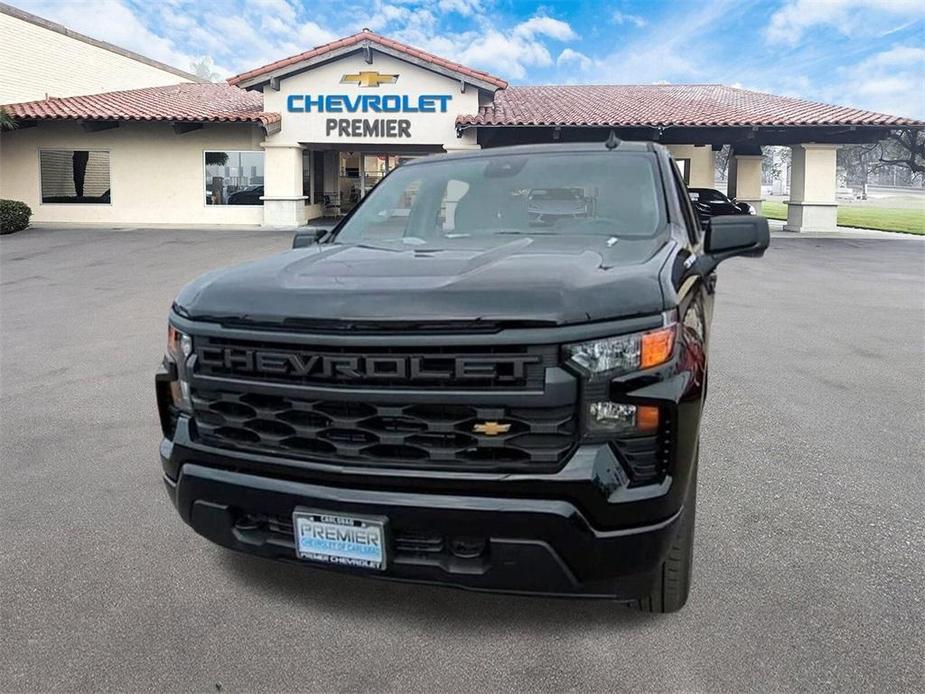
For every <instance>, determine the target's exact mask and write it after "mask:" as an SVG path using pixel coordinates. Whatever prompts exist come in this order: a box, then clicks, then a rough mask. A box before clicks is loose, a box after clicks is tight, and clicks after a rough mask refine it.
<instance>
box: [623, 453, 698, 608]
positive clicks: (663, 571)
mask: <svg viewBox="0 0 925 694" xmlns="http://www.w3.org/2000/svg"><path fill="white" fill-rule="evenodd" d="M698 457H699V451H698ZM696 511H697V463H696V462H695V463H694V474H693V477H692V478H691V486H690V488H689V489H688V492H687V498H686V499H685V501H684V511H683V512H682V513H681V526H680V527H679V528H678V535H677V537H675V541H674V543H673V544H672V545H671V550H669V552H668V557H667V558H666V559H665V561H664V562H662V565H661V567H660V568H659V570H658V574H657V578H656V579H655V582H654V583H653V584H652V589H651V591H650V592H649V596H648V597H646V598H642V599H641V600H637V601H636V603H635V605H636V607H637V608H639V609H640V610H641V611H643V612H660V613H663V614H665V613H668V612H677V611H678V610H680V609H681V608H682V607H684V603H686V602H687V595H688V593H689V592H690V588H691V568H692V566H693V563H694V519H695V517H696V515H697V513H696Z"/></svg>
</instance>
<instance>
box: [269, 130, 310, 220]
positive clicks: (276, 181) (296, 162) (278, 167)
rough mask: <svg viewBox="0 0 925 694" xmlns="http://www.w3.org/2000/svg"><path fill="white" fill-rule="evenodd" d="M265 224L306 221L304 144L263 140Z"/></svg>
mask: <svg viewBox="0 0 925 694" xmlns="http://www.w3.org/2000/svg"><path fill="white" fill-rule="evenodd" d="M262 145H263V148H264V151H265V153H266V154H265V155H264V162H263V164H264V181H263V192H264V195H263V197H262V198H261V200H263V226H270V227H297V226H301V225H303V224H305V221H306V218H307V217H306V214H305V199H306V196H305V195H303V194H302V145H300V144H298V143H295V144H283V143H280V144H276V143H272V144H271V143H269V142H263V143H262Z"/></svg>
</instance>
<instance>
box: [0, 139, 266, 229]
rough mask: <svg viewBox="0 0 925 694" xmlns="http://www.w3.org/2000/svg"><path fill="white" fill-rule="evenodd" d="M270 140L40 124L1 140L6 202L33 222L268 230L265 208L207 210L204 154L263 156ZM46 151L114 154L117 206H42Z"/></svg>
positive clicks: (1, 187) (0, 174)
mask: <svg viewBox="0 0 925 694" xmlns="http://www.w3.org/2000/svg"><path fill="white" fill-rule="evenodd" d="M263 134H264V133H263V130H262V129H261V128H259V127H257V126H252V125H246V124H237V125H231V124H215V125H206V126H205V127H203V128H202V129H200V130H194V131H192V132H189V133H185V134H183V135H177V134H175V133H174V131H173V129H172V128H171V126H170V125H169V124H167V123H122V124H121V125H120V126H119V127H118V128H113V129H111V130H102V131H100V132H95V133H87V132H84V130H83V129H82V128H81V126H80V125H79V124H77V123H40V124H39V125H38V126H36V127H34V128H23V129H21V130H14V131H11V132H4V133H2V134H0V198H6V199H12V200H22V201H23V202H25V203H26V204H28V205H29V207H31V208H32V212H33V216H32V220H33V222H94V223H112V224H159V223H162V224H260V223H261V222H262V221H263V207H262V206H245V205H206V204H205V198H206V196H205V171H204V166H203V152H204V151H205V150H220V151H234V150H245V151H256V152H260V151H263V150H262V148H261V146H260V143H261V142H262V140H263ZM40 149H74V150H106V151H108V152H109V157H110V183H111V189H112V194H111V198H112V203H111V204H108V205H107V204H73V203H72V204H60V203H59V204H45V203H42V202H41V192H40V188H41V182H40V172H39V151H40Z"/></svg>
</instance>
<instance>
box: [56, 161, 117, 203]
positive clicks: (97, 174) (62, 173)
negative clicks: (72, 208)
mask: <svg viewBox="0 0 925 694" xmlns="http://www.w3.org/2000/svg"><path fill="white" fill-rule="evenodd" d="M39 169H40V171H41V177H42V202H43V203H84V204H91V205H108V204H109V203H110V202H111V198H110V187H109V152H101V151H90V150H85V149H77V150H73V149H66V150H65V149H55V150H42V151H41V152H39Z"/></svg>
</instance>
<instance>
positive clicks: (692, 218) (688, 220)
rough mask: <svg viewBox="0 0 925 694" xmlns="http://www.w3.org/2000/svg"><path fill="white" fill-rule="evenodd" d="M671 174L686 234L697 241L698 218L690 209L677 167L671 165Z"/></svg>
mask: <svg viewBox="0 0 925 694" xmlns="http://www.w3.org/2000/svg"><path fill="white" fill-rule="evenodd" d="M671 173H672V176H673V177H674V184H675V190H676V192H677V194H678V204H679V205H680V206H681V214H682V215H683V217H684V226H686V227H687V235H688V237H689V238H690V241H691V243H698V242H699V241H700V235H701V230H700V220H699V219H698V217H697V215H695V214H694V212H693V210H691V201H690V197H689V196H688V193H687V186H686V185H684V181H683V180H682V178H681V175H680V172H679V171H678V167H677V166H674V167H672V171H671Z"/></svg>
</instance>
